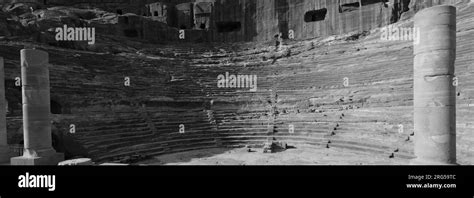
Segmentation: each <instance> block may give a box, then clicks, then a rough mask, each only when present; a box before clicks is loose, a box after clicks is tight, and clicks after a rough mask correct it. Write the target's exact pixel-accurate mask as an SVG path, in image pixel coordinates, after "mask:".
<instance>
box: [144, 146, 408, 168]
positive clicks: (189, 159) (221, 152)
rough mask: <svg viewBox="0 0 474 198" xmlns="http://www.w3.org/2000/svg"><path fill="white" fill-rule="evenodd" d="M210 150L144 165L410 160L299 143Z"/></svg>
mask: <svg viewBox="0 0 474 198" xmlns="http://www.w3.org/2000/svg"><path fill="white" fill-rule="evenodd" d="M252 150H253V151H254V152H247V149H245V148H237V149H225V148H217V149H206V150H198V151H190V152H183V153H176V154H168V155H161V156H157V157H154V158H153V159H150V160H147V161H144V162H141V163H139V164H143V165H403V164H408V160H405V159H400V158H398V159H397V158H393V159H390V158H389V155H388V154H387V155H386V156H383V155H374V154H373V153H363V152H355V151H352V150H348V149H340V148H330V149H326V148H320V147H314V146H313V147H311V146H298V147H297V148H293V149H289V150H286V151H283V152H278V153H263V152H262V149H252Z"/></svg>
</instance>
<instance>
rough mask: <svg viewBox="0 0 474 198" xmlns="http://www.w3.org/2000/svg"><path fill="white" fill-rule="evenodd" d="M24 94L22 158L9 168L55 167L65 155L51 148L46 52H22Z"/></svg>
mask: <svg viewBox="0 0 474 198" xmlns="http://www.w3.org/2000/svg"><path fill="white" fill-rule="evenodd" d="M21 79H22V95H23V136H24V137H23V138H24V145H25V148H24V151H23V156H21V157H15V158H12V159H11V164H12V165H57V164H58V162H60V161H62V160H64V155H63V154H61V153H56V151H55V150H54V149H53V147H52V139H51V121H50V98H49V70H48V53H46V52H44V51H40V50H34V49H23V50H21Z"/></svg>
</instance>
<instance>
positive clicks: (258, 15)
mask: <svg viewBox="0 0 474 198" xmlns="http://www.w3.org/2000/svg"><path fill="white" fill-rule="evenodd" d="M455 3H458V2H457V1H454V0H444V1H437V0H428V1H417V0H412V1H410V0H390V1H385V0H340V1H334V0H323V1H321V0H296V1H294V0H261V1H256V0H242V1H225V0H215V1H214V0H212V1H211V0H206V1H204V0H200V1H192V0H187V1H186V0H181V1H160V3H156V2H154V1H148V0H141V1H137V2H134V3H130V2H129V1H107V2H103V1H98V0H97V1H67V2H66V1H59V0H56V1H52V0H50V1H47V2H46V5H44V4H43V5H41V6H54V5H68V6H76V7H82V8H92V7H99V8H102V9H104V10H106V11H109V12H112V13H117V14H118V15H122V14H126V13H134V14H136V15H137V17H133V18H131V19H130V20H133V21H134V22H135V24H133V27H125V28H126V29H123V24H122V27H120V26H121V25H120V24H119V27H115V26H114V25H112V24H115V23H111V24H110V23H109V25H108V27H106V28H105V29H113V31H110V32H112V33H118V35H131V36H129V37H133V38H135V37H136V38H140V39H146V40H149V41H152V42H164V41H177V40H179V39H178V37H179V32H178V30H177V29H185V30H186V31H189V32H187V33H186V37H185V39H182V40H184V41H218V42H237V41H269V40H273V39H274V37H275V35H276V34H279V33H282V34H283V38H288V37H291V38H293V39H297V40H304V39H310V38H315V37H323V36H329V35H338V34H343V33H349V32H354V31H358V32H363V31H368V30H371V29H373V28H377V27H382V26H385V25H388V24H390V23H394V22H397V21H399V20H400V19H406V18H409V17H410V16H412V15H413V14H414V13H416V12H417V11H418V10H420V9H422V8H425V7H430V6H433V5H438V4H455ZM30 4H31V3H30ZM30 4H22V3H16V4H11V5H10V4H9V5H8V6H7V7H6V8H4V9H7V10H9V11H10V12H11V13H12V14H13V13H17V12H19V13H21V14H27V15H29V18H32V19H34V20H38V18H39V17H46V18H48V17H49V19H51V18H52V17H53V16H48V15H44V16H43V15H38V14H39V13H41V12H42V11H40V12H35V13H33V14H34V15H32V14H31V13H29V12H28V10H29V5H30ZM35 5H36V6H35V7H34V9H35V10H36V9H38V8H39V6H38V5H37V4H35ZM54 10H56V11H58V12H63V15H67V16H68V17H71V19H78V20H79V19H80V20H90V19H93V18H99V19H100V18H102V17H103V15H97V13H98V12H92V11H90V10H82V11H81V10H78V9H64V8H57V9H54ZM43 12H51V11H43ZM19 13H17V14H16V15H19ZM35 15H36V16H35ZM56 15H57V14H56ZM138 16H140V17H138ZM141 16H144V17H145V18H147V19H145V18H141ZM123 17H124V18H128V17H127V16H123ZM53 18H54V17H53ZM80 20H79V21H80ZM127 20H128V19H127ZM122 22H123V21H122ZM156 22H161V23H163V24H166V25H159V24H158V23H156ZM28 23H34V22H32V21H31V20H30V21H28ZM119 23H120V21H119ZM156 26H158V28H156ZM121 28H122V29H121ZM194 30H198V31H194ZM4 34H8V33H4ZM153 34H155V35H153ZM144 35H153V36H144Z"/></svg>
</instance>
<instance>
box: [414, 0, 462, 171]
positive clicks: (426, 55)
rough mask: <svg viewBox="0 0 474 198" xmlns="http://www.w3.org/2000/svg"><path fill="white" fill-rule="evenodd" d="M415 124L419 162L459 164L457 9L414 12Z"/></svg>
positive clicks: (423, 163)
mask: <svg viewBox="0 0 474 198" xmlns="http://www.w3.org/2000/svg"><path fill="white" fill-rule="evenodd" d="M415 29H416V31H419V33H420V34H419V35H420V36H419V41H418V42H415V45H414V54H415V61H414V126H415V155H416V157H417V158H416V159H414V160H413V161H412V162H411V163H412V164H418V165H450V164H456V87H455V86H454V84H453V79H454V77H455V76H454V62H455V59H456V8H455V7H453V6H447V5H443V6H434V7H431V8H426V9H424V10H422V11H420V12H418V13H417V14H416V15H415Z"/></svg>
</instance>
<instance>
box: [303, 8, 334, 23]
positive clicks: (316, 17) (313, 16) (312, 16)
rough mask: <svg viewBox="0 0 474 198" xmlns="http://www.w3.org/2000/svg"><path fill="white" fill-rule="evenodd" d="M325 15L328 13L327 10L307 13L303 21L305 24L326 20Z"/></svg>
mask: <svg viewBox="0 0 474 198" xmlns="http://www.w3.org/2000/svg"><path fill="white" fill-rule="evenodd" d="M327 13H328V9H326V8H323V9H319V10H311V11H308V12H306V13H305V15H304V21H305V22H306V23H309V22H316V21H324V19H326V14H327Z"/></svg>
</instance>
